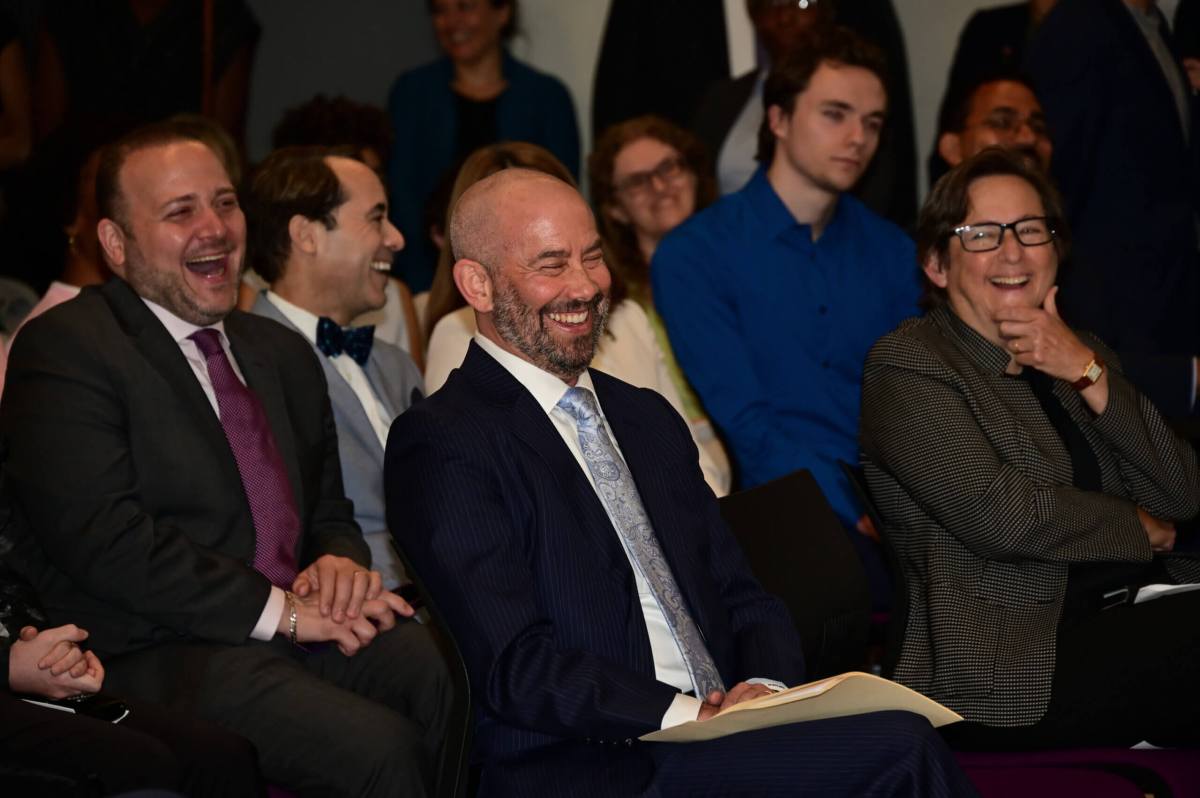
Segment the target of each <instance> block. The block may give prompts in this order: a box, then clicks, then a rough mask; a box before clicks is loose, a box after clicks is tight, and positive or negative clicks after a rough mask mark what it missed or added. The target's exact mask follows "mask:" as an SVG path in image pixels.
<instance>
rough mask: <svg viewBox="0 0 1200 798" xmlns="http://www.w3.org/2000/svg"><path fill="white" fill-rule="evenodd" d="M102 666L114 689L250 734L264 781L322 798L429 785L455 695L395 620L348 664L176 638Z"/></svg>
mask: <svg viewBox="0 0 1200 798" xmlns="http://www.w3.org/2000/svg"><path fill="white" fill-rule="evenodd" d="M107 667H108V684H110V685H111V689H112V690H113V691H114V692H118V693H120V694H123V695H134V696H137V697H140V698H144V699H146V700H152V701H157V702H159V703H162V704H164V705H166V706H168V707H171V708H175V709H179V710H181V711H184V712H189V713H192V714H195V715H197V716H199V717H202V718H205V719H207V720H211V721H214V722H216V723H218V724H220V725H221V726H224V727H225V728H227V729H230V730H232V731H235V732H237V733H238V734H240V735H242V736H244V737H246V738H247V739H248V740H250V741H251V742H252V743H254V746H255V748H257V749H258V754H259V766H260V767H261V769H262V773H263V777H264V778H265V779H266V781H267V782H268V783H270V784H277V785H279V786H281V787H286V788H287V789H289V790H291V791H293V792H297V793H300V794H301V795H320V796H331V795H345V796H376V795H378V796H385V795H387V796H396V795H404V796H422V795H426V794H429V793H430V792H431V791H432V789H433V786H434V785H433V779H434V771H435V763H436V761H437V760H436V757H437V753H438V750H439V748H440V746H441V742H442V738H443V736H444V733H445V724H446V714H447V709H448V707H449V706H450V701H451V698H452V695H451V682H450V677H449V675H448V671H447V669H446V665H445V661H444V660H443V658H442V655H441V653H440V651H439V650H438V648H437V646H436V645H435V643H434V641H433V637H432V635H431V634H430V631H429V629H428V628H427V627H425V626H422V625H421V624H418V623H415V622H412V621H404V622H401V623H399V624H398V625H397V626H396V628H394V629H392V630H391V631H388V632H384V633H382V634H380V635H379V636H378V637H377V638H375V640H374V641H373V642H372V643H371V644H370V645H369V646H367V647H366V648H365V649H363V650H362V651H360V652H359V653H358V654H357V655H355V656H353V657H346V656H343V655H342V654H341V653H340V652H339V651H338V650H337V648H336V647H334V646H310V647H309V648H308V649H307V650H301V649H299V648H295V647H293V646H291V645H290V644H289V643H287V642H286V641H283V640H281V639H276V640H273V641H271V642H269V643H262V642H257V641H250V642H247V643H244V644H242V645H238V646H229V645H219V644H215V643H171V644H165V645H161V646H156V647H154V648H152V649H147V650H145V651H139V652H135V653H133V654H127V655H124V656H121V657H115V658H111V660H110V661H109V663H108V665H107Z"/></svg>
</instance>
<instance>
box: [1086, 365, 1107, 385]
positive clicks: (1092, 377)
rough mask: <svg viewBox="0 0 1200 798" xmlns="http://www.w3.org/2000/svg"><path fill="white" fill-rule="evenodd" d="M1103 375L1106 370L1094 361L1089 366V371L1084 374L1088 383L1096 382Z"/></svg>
mask: <svg viewBox="0 0 1200 798" xmlns="http://www.w3.org/2000/svg"><path fill="white" fill-rule="evenodd" d="M1103 373H1104V369H1103V368H1101V367H1100V364H1099V363H1097V362H1096V361H1094V360H1093V361H1092V363H1091V365H1090V366H1088V369H1087V371H1085V372H1083V376H1084V377H1087V379H1088V382H1096V381H1097V380H1099V379H1100V375H1101V374H1103Z"/></svg>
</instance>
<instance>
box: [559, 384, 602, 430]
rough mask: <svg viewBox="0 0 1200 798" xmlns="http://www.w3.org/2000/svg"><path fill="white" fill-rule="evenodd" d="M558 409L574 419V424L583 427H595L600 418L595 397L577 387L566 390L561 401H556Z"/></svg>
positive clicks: (586, 390) (584, 389)
mask: <svg viewBox="0 0 1200 798" xmlns="http://www.w3.org/2000/svg"><path fill="white" fill-rule="evenodd" d="M558 407H559V408H561V409H562V410H563V411H564V412H565V413H566V414H567V415H568V416H570V417H571V418H573V419H575V423H576V424H581V425H584V426H593V425H595V423H596V419H597V418H599V416H600V410H599V408H598V407H597V406H596V397H595V396H594V395H593V394H592V392H591V391H589V390H588V389H587V388H580V387H579V386H578V385H577V386H575V387H574V388H568V389H567V392H566V393H564V394H563V397H562V399H559V400H558Z"/></svg>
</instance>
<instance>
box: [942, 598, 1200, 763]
mask: <svg viewBox="0 0 1200 798" xmlns="http://www.w3.org/2000/svg"><path fill="white" fill-rule="evenodd" d="M1197 618H1200V591H1196V592H1192V593H1182V594H1179V595H1177V596H1168V597H1166V598H1161V599H1157V600H1155V601H1151V602H1148V603H1146V604H1138V605H1136V606H1134V605H1126V606H1122V607H1116V608H1114V609H1110V610H1103V611H1101V612H1097V613H1095V614H1094V615H1091V616H1089V617H1087V618H1086V619H1083V620H1081V621H1079V622H1077V623H1076V624H1074V625H1072V626H1070V627H1068V628H1067V629H1065V630H1060V634H1059V640H1058V649H1057V658H1058V661H1057V663H1056V665H1055V668H1054V681H1053V686H1052V687H1051V692H1050V705H1049V707H1047V709H1046V714H1045V715H1044V716H1043V717H1042V719H1041V720H1040V721H1038V722H1037V723H1035V724H1034V725H1032V726H1018V727H1014V728H997V727H991V726H984V725H982V724H977V723H957V724H954V725H953V726H947V727H944V733H945V735H946V739H947V740H948V741H949V742H950V745H951V746H953V747H954V748H958V749H961V750H989V749H990V750H1027V751H1028V750H1036V749H1042V748H1072V747H1078V746H1120V747H1128V746H1131V745H1134V744H1136V743H1139V742H1141V741H1143V740H1148V741H1150V742H1152V743H1157V744H1158V745H1163V746H1172V745H1196V744H1200V687H1198V686H1197V684H1196V674H1197V672H1200V623H1197Z"/></svg>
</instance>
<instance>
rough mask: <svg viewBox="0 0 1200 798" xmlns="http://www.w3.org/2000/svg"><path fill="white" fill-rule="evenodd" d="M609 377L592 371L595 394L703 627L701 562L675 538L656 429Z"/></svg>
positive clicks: (677, 579) (661, 545)
mask: <svg viewBox="0 0 1200 798" xmlns="http://www.w3.org/2000/svg"><path fill="white" fill-rule="evenodd" d="M608 379H610V378H608V377H607V375H604V374H597V373H596V371H595V370H593V371H592V381H593V383H594V384H595V386H596V395H597V397H598V398H599V400H600V406H601V408H603V410H604V417H605V419H606V420H607V422H608V426H609V429H610V430H611V432H612V434H613V436H614V437H615V438H616V441H617V446H619V447H620V449H621V454H622V455H623V456H624V458H625V463H626V464H627V465H628V466H629V471H630V473H632V474H633V475H634V483H635V484H636V485H637V489H638V495H639V496H640V497H641V499H642V506H643V507H644V508H645V510H646V515H647V516H648V517H649V518H650V525H651V526H652V527H653V528H654V535H655V537H656V538H658V544H659V548H660V549H662V553H663V557H665V558H666V561H667V565H669V566H670V568H671V573H672V574H673V575H674V577H675V583H676V584H677V585H679V589H680V591H681V592H682V593H683V596H684V599H685V600H686V601H687V603H688V607H689V609H690V610H691V613H692V618H693V620H695V621H696V623H697V625H699V626H700V628H701V629H704V628H705V623H704V620H705V619H703V618H701V617H700V615H699V610H700V603H699V602H697V601H696V600H695V599H694V596H693V595H692V590H691V577H692V575H693V574H694V573H696V571H697V569H698V568H700V567H701V565H700V564H699V563H696V562H691V561H685V559H686V553H687V552H688V551H689V550H690V549H689V548H688V547H687V546H684V545H679V544H678V541H676V540H675V532H676V525H675V523H674V520H675V513H674V512H673V511H672V507H673V504H674V500H673V499H672V497H671V492H670V485H669V482H668V475H667V474H666V473H664V471H663V469H662V466H661V460H660V459H659V458H658V457H657V456H656V455H655V451H654V449H655V447H654V445H653V441H654V440H655V437H654V436H653V434H652V433H653V431H652V430H647V429H646V426H645V424H644V423H643V420H642V419H641V418H640V417H639V416H638V415H637V413H635V412H632V408H630V407H629V406H628V405H626V404H625V403H623V402H621V401H619V398H618V397H617V396H616V395H615V394H613V392H612V391H611V390H608V384H607V380H608ZM672 476H675V477H677V476H678V475H672ZM676 481H677V480H676ZM589 487H590V486H589Z"/></svg>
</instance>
